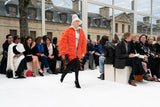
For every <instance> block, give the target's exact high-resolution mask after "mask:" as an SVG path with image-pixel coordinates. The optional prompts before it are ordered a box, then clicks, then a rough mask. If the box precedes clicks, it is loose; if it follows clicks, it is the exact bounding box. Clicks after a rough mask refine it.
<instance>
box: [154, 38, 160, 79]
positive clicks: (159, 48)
mask: <svg viewBox="0 0 160 107" xmlns="http://www.w3.org/2000/svg"><path fill="white" fill-rule="evenodd" d="M154 46H155V48H156V54H157V55H158V57H159V61H158V62H159V67H160V36H158V37H157V43H155V45H154ZM158 78H160V68H159V72H158Z"/></svg>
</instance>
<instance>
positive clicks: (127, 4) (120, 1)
mask: <svg viewBox="0 0 160 107" xmlns="http://www.w3.org/2000/svg"><path fill="white" fill-rule="evenodd" d="M132 1H133V0H115V6H119V7H122V8H126V9H132Z"/></svg>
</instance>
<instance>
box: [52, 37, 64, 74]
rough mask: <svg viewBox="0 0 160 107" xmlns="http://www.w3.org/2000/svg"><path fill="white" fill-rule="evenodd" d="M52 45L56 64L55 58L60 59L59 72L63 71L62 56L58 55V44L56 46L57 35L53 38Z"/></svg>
mask: <svg viewBox="0 0 160 107" xmlns="http://www.w3.org/2000/svg"><path fill="white" fill-rule="evenodd" d="M53 47H54V51H55V52H54V53H55V58H56V64H57V60H59V61H61V67H60V73H63V70H64V63H63V61H62V58H61V57H60V56H58V54H59V51H58V46H57V37H54V38H53Z"/></svg>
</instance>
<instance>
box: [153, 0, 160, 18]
mask: <svg viewBox="0 0 160 107" xmlns="http://www.w3.org/2000/svg"><path fill="white" fill-rule="evenodd" d="M159 10H160V0H153V15H154V16H159V17H160V11H159Z"/></svg>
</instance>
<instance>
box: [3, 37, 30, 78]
mask: <svg viewBox="0 0 160 107" xmlns="http://www.w3.org/2000/svg"><path fill="white" fill-rule="evenodd" d="M20 42H21V38H20V36H14V43H12V44H10V45H9V48H8V59H7V69H6V70H7V71H8V70H11V71H13V73H15V77H14V78H16V79H17V78H25V77H24V70H25V69H27V65H26V59H25V56H24V55H23V52H24V51H25V49H24V46H23V44H21V43H20ZM13 75H14V74H13Z"/></svg>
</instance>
